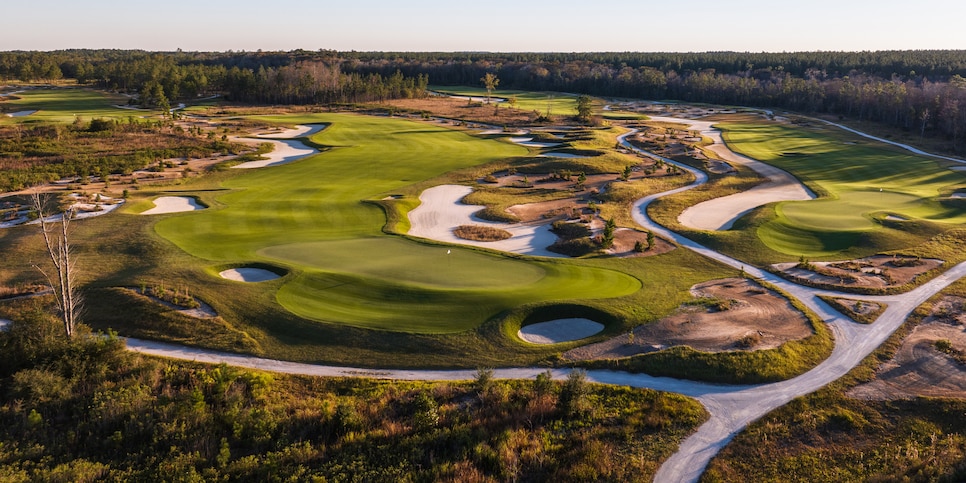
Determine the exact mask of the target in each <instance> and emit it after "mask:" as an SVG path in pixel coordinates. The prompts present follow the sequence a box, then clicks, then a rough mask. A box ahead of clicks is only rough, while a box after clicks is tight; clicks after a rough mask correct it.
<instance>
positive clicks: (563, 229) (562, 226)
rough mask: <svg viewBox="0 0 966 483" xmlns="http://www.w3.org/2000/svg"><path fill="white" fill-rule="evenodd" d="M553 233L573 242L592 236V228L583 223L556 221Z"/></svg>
mask: <svg viewBox="0 0 966 483" xmlns="http://www.w3.org/2000/svg"><path fill="white" fill-rule="evenodd" d="M552 229H553V232H554V233H555V234H556V235H557V236H558V237H560V238H562V239H564V240H573V239H575V238H583V237H588V236H590V233H591V232H590V228H588V227H587V226H585V225H583V224H581V223H570V222H567V221H563V220H561V221H555V222H554V223H553V225H552Z"/></svg>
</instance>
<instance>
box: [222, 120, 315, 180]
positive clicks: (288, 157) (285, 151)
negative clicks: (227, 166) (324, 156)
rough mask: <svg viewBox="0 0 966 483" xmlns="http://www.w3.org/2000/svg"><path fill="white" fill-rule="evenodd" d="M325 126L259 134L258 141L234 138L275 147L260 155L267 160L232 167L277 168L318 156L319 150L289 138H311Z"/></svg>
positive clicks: (302, 126)
mask: <svg viewBox="0 0 966 483" xmlns="http://www.w3.org/2000/svg"><path fill="white" fill-rule="evenodd" d="M327 126H328V125H327V124H312V125H307V126H306V125H298V126H296V127H295V129H285V130H281V131H278V132H271V133H265V134H259V135H258V136H257V137H258V139H252V138H236V140H237V141H241V142H245V143H249V144H261V143H263V142H270V143H272V144H274V145H275V148H274V149H273V150H272V152H270V153H266V154H263V155H262V156H263V157H265V158H267V159H261V160H258V161H248V162H247V163H242V164H239V165H237V166H232V167H233V168H238V169H253V168H264V167H267V166H278V165H280V164H286V163H291V162H292V161H297V160H299V159H302V158H304V157H307V156H311V155H313V154H318V152H319V150H317V149H315V148H312V147H309V146H306V145H305V143H303V142H301V141H297V140H295V139H291V138H296V137H306V136H311V135H313V134H315V133H317V132H319V131H321V130H323V129H325V128H326V127H327Z"/></svg>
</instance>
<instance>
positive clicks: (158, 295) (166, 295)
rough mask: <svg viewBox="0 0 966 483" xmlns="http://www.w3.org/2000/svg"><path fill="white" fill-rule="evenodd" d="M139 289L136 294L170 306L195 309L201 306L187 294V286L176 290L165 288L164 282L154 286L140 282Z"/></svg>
mask: <svg viewBox="0 0 966 483" xmlns="http://www.w3.org/2000/svg"><path fill="white" fill-rule="evenodd" d="M139 288H140V290H139V292H138V293H140V294H141V295H146V296H148V297H152V298H155V299H158V300H161V301H163V302H167V303H169V304H172V305H177V306H178V307H182V308H186V309H196V308H198V307H200V306H201V304H200V303H198V301H197V300H195V298H194V297H192V296H191V295H190V294H189V293H188V287H187V286H185V287H183V288H182V289H181V290H179V289H177V288H165V286H164V282H161V283H159V284H156V285H148V284H146V283H143V282H142V283H141V286H140V287H139Z"/></svg>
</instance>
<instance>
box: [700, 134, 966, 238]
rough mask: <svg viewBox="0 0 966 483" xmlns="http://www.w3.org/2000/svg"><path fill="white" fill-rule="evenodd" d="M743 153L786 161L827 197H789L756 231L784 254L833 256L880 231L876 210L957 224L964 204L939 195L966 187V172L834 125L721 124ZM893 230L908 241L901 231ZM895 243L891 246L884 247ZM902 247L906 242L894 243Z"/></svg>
mask: <svg viewBox="0 0 966 483" xmlns="http://www.w3.org/2000/svg"><path fill="white" fill-rule="evenodd" d="M718 127H720V128H721V129H722V130H723V131H724V138H725V140H726V141H727V142H728V144H729V146H731V148H732V149H734V150H735V151H737V152H740V153H742V154H745V155H747V156H750V157H752V158H755V159H758V160H761V161H764V162H766V163H769V164H773V165H776V166H778V167H781V168H783V169H785V170H787V171H789V172H791V173H792V174H794V175H795V176H797V177H798V178H799V179H802V180H803V181H805V182H806V183H807V184H808V185H809V186H810V187H811V188H812V189H813V190H815V191H816V192H819V193H822V194H824V195H825V196H824V197H823V198H821V199H817V200H812V201H798V202H784V203H782V204H780V205H779V206H778V208H777V209H776V214H777V217H776V218H775V219H773V220H771V221H769V222H767V223H765V224H763V225H761V226H760V227H759V228H758V231H757V233H758V236H759V237H760V238H761V240H762V241H763V242H764V243H765V244H766V245H767V246H768V247H769V248H771V249H774V250H777V251H779V252H782V253H786V254H791V255H799V254H805V255H809V256H828V255H833V254H835V253H836V252H839V251H842V250H846V249H849V248H850V247H852V246H854V245H856V244H858V243H866V242H868V241H869V240H870V237H873V238H874V237H876V236H878V234H877V233H878V232H879V231H881V230H883V228H882V225H881V224H880V223H879V222H877V221H875V220H876V216H878V217H881V216H883V215H886V214H891V215H897V216H900V217H902V218H905V219H908V220H924V221H929V222H935V223H939V224H941V225H945V226H948V227H949V228H954V227H956V226H958V225H961V224H963V223H966V210H964V209H961V208H960V209H955V208H950V207H947V206H944V205H942V204H940V203H939V202H938V201H937V199H938V198H939V197H940V193H943V192H949V191H950V190H951V189H953V188H956V187H962V186H966V175H964V174H963V173H962V172H955V171H951V170H949V169H946V168H943V167H942V166H941V165H939V164H938V163H937V162H936V161H934V160H932V159H930V158H928V157H924V156H917V155H914V154H911V153H909V152H907V151H904V150H901V149H899V148H895V147H891V146H887V145H884V144H881V143H876V142H873V141H868V140H862V139H861V138H857V137H856V136H854V135H852V134H849V133H846V132H844V131H839V130H837V129H835V128H832V127H801V126H795V127H792V126H788V125H782V124H775V123H721V124H719V125H718ZM883 236H887V237H888V238H890V239H894V240H905V238H903V237H898V236H897V235H896V234H889V235H885V234H883ZM883 248H889V247H883ZM891 248H901V247H891Z"/></svg>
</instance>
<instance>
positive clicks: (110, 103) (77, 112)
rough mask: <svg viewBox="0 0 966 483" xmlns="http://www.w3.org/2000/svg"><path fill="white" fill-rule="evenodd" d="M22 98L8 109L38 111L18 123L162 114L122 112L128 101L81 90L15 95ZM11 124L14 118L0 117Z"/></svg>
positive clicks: (20, 119) (123, 117) (125, 98)
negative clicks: (122, 107)
mask: <svg viewBox="0 0 966 483" xmlns="http://www.w3.org/2000/svg"><path fill="white" fill-rule="evenodd" d="M16 95H17V97H19V98H20V99H15V100H11V101H7V102H5V104H6V106H7V107H8V109H18V110H37V111H38V112H36V113H34V114H31V115H29V116H26V117H21V118H15V119H16V120H17V121H19V122H35V121H49V122H74V119H75V118H82V119H85V120H88V121H89V120H91V119H94V118H119V119H126V118H128V117H140V116H150V115H153V114H157V113H158V112H159V111H150V110H133V109H121V108H118V107H114V105H115V104H117V105H126V104H127V101H128V98H127V97H123V96H109V95H107V94H104V93H103V92H99V91H93V90H90V89H81V88H65V89H31V90H26V91H23V92H19V93H17V94H16ZM3 119H6V120H7V121H6V122H11V118H5V117H0V120H3Z"/></svg>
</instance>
